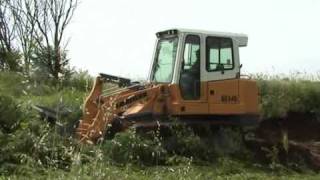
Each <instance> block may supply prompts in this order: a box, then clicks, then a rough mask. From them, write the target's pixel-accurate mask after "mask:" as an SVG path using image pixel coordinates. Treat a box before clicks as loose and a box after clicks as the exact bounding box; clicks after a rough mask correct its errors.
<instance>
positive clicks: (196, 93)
mask: <svg viewBox="0 0 320 180" xmlns="http://www.w3.org/2000/svg"><path fill="white" fill-rule="evenodd" d="M201 42H202V41H201V36H200V35H193V34H188V35H186V36H185V40H184V45H183V51H182V54H181V60H180V62H181V64H180V78H179V89H180V97H181V103H180V106H181V108H180V114H207V113H208V103H207V98H206V88H207V87H206V84H204V83H202V81H201V69H202V68H203V65H204V58H203V55H202V54H203V53H204V49H203V43H201Z"/></svg>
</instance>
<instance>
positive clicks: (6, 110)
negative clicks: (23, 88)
mask: <svg viewBox="0 0 320 180" xmlns="http://www.w3.org/2000/svg"><path fill="white" fill-rule="evenodd" d="M21 116H22V112H21V111H20V109H19V105H18V104H17V102H15V101H14V99H13V98H12V97H10V96H6V95H1V94H0V130H1V131H2V132H3V133H11V132H14V131H15V130H16V129H17V128H18V126H19V122H20V120H21Z"/></svg>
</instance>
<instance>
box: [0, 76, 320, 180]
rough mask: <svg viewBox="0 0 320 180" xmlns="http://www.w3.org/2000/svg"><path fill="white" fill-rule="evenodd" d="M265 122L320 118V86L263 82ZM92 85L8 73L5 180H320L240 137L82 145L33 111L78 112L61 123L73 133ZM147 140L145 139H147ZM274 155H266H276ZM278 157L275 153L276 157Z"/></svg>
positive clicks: (1, 144)
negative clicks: (293, 114) (291, 115)
mask: <svg viewBox="0 0 320 180" xmlns="http://www.w3.org/2000/svg"><path fill="white" fill-rule="evenodd" d="M256 79H258V84H259V87H260V89H261V95H262V97H261V98H262V103H261V111H262V112H263V116H264V117H278V116H285V114H286V113H287V112H289V111H299V112H306V113H314V114H317V115H318V117H319V114H320V109H319V106H318V105H319V104H320V92H319V91H320V83H319V78H313V79H307V78H291V77H265V76H262V75H259V76H256ZM91 84H92V79H91V78H90V76H89V75H88V74H87V73H86V72H79V73H75V74H73V75H71V77H70V78H68V79H67V80H64V81H61V82H59V83H58V84H54V85H53V83H51V82H50V81H47V82H44V80H43V79H41V78H40V79H39V78H37V77H32V76H31V77H24V76H23V75H20V74H17V73H9V72H3V73H0V154H1V155H0V179H2V178H4V179H6V178H11V179H25V178H28V179H31V178H32V179H95V178H98V179H226V178H228V179H288V178H290V179H319V178H320V176H319V175H318V174H317V172H315V171H313V170H311V169H308V168H307V167H306V166H304V164H303V163H301V164H297V166H298V167H296V168H292V167H291V166H286V165H282V164H279V163H278V161H277V160H276V158H277V156H276V155H273V156H269V157H270V161H269V162H263V161H260V160H258V159H256V158H255V157H254V155H253V153H252V152H251V151H250V150H248V149H247V148H246V147H245V146H244V144H243V142H242V138H241V136H240V134H239V133H241V132H238V131H237V130H236V129H230V128H220V129H217V130H215V131H211V130H210V129H202V131H207V133H206V134H207V135H208V136H206V137H202V136H201V135H199V134H197V133H195V132H194V131H193V130H192V129H190V128H187V127H184V126H182V125H179V124H177V125H175V126H174V127H172V129H173V130H172V131H170V132H171V134H170V136H166V135H162V133H163V132H162V130H156V131H151V132H144V133H142V132H136V131H135V130H134V129H130V130H129V131H127V132H125V133H119V134H117V135H116V136H115V138H114V139H112V140H106V141H105V142H103V143H101V144H99V145H96V146H90V145H82V144H79V143H78V142H77V141H76V140H75V139H74V138H72V137H71V136H69V135H66V134H64V135H63V136H61V135H60V134H61V130H62V129H61V128H59V127H51V126H50V125H49V124H47V123H46V122H44V121H41V118H40V117H39V115H38V114H37V113H36V112H35V111H34V110H33V109H32V108H31V106H32V105H44V106H48V107H51V108H53V109H56V110H59V111H60V110H61V111H70V112H71V113H70V114H68V115H66V116H61V117H59V123H61V124H63V125H64V126H65V125H68V124H70V123H71V122H74V121H75V120H78V119H79V117H80V116H81V112H82V111H81V105H82V103H83V100H84V98H85V97H86V94H87V93H88V91H89V90H90V87H91ZM141 133H142V134H141ZM272 152H273V150H272V149H271V150H268V151H266V153H269V154H272ZM273 154H274V153H273Z"/></svg>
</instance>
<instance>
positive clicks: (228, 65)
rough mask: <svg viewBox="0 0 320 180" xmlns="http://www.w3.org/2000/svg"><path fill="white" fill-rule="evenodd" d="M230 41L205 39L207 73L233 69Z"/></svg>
mask: <svg viewBox="0 0 320 180" xmlns="http://www.w3.org/2000/svg"><path fill="white" fill-rule="evenodd" d="M233 67H234V62H233V51H232V40H231V39H230V38H221V37H207V39H206V68H207V71H221V70H230V69H233Z"/></svg>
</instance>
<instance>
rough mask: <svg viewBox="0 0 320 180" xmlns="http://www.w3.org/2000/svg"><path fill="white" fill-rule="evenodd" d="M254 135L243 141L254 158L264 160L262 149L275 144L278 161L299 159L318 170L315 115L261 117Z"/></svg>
mask: <svg viewBox="0 0 320 180" xmlns="http://www.w3.org/2000/svg"><path fill="white" fill-rule="evenodd" d="M254 134H255V136H254V138H251V139H249V140H248V141H247V144H248V146H249V147H250V148H251V149H253V150H254V151H255V152H257V153H256V154H257V157H258V158H260V159H264V160H267V159H268V157H266V152H265V150H266V149H269V150H272V149H273V148H274V147H276V148H277V152H276V153H277V156H278V159H279V161H280V162H281V163H285V164H288V163H289V162H290V163H292V162H297V161H301V160H302V161H304V162H305V163H307V165H308V166H310V167H311V168H313V169H315V170H320V121H319V117H317V116H316V115H315V114H312V113H297V112H290V113H288V114H287V116H286V117H283V118H272V119H265V120H263V121H262V122H261V123H260V125H259V127H258V128H257V129H256V130H255V132H254ZM268 153H269V154H270V152H268ZM271 153H272V152H271ZM269 159H270V158H269Z"/></svg>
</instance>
